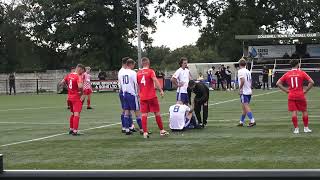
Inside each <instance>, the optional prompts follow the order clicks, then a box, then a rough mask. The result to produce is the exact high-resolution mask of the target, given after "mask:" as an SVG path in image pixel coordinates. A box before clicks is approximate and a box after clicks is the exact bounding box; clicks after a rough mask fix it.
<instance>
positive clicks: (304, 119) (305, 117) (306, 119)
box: [302, 116, 309, 127]
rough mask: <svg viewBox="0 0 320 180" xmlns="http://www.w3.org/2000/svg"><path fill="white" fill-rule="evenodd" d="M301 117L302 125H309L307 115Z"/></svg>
mask: <svg viewBox="0 0 320 180" xmlns="http://www.w3.org/2000/svg"><path fill="white" fill-rule="evenodd" d="M302 119H303V124H304V127H308V125H309V117H308V116H303V117H302Z"/></svg>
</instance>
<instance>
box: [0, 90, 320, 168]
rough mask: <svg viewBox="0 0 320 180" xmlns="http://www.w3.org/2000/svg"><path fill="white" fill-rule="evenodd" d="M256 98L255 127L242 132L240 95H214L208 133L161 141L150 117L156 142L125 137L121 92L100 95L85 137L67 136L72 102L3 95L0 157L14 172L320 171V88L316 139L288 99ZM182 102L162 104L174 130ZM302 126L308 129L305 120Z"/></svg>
mask: <svg viewBox="0 0 320 180" xmlns="http://www.w3.org/2000/svg"><path fill="white" fill-rule="evenodd" d="M266 93H267V94H266ZM254 94H255V95H258V96H255V97H253V98H252V104H251V107H252V109H253V113H254V116H255V119H256V121H257V126H256V127H254V128H246V127H244V128H239V127H236V125H237V123H238V121H239V117H240V112H241V111H240V104H239V96H238V94H237V92H217V91H211V95H210V107H209V120H208V126H207V128H205V129H202V130H191V131H187V132H184V133H176V134H174V133H171V134H170V136H169V137H160V136H159V130H158V129H157V126H156V123H155V120H154V118H149V122H148V126H149V128H150V130H151V131H152V132H153V134H152V135H151V138H150V139H143V138H142V136H141V135H139V134H138V133H136V134H134V135H133V136H129V137H128V136H125V135H123V134H121V132H120V124H119V122H120V120H119V119H120V108H119V107H120V106H119V100H118V94H117V93H100V94H94V95H93V97H92V104H93V105H94V108H95V109H94V110H87V109H84V110H83V113H82V114H81V120H80V128H81V129H82V130H85V131H84V133H85V135H83V136H78V137H73V136H70V135H67V134H66V132H67V131H68V120H67V119H68V117H69V111H68V110H67V109H66V102H65V100H66V95H57V94H43V95H30V94H27V95H26V94H24V95H22V94H20V95H17V96H4V95H2V96H0V102H1V104H0V153H1V154H3V155H4V168H5V169H7V170H9V169H46V170H47V169H67V170H70V169H80V170H84V169H216V168H218V169H219V168H227V169H238V168H240V169H252V168H254V169H256V168H263V169H264V168H320V156H319V149H320V122H319V119H320V93H319V89H318V88H314V89H313V90H311V91H310V93H309V94H308V101H309V102H308V107H309V112H310V114H309V115H310V128H311V129H312V130H313V133H312V134H304V133H303V132H300V134H298V135H294V134H293V133H292V124H291V118H290V114H289V113H288V112H287V97H286V95H285V94H284V93H281V92H279V91H277V90H273V91H262V90H254ZM174 100H175V92H173V91H171V92H166V95H165V97H164V98H163V99H160V103H161V112H162V113H163V114H164V115H163V120H164V124H165V127H166V128H167V129H168V116H167V114H166V113H167V111H168V107H169V106H170V105H172V104H173V103H174ZM247 122H248V120H247ZM299 125H300V131H301V130H303V124H302V120H301V117H299Z"/></svg>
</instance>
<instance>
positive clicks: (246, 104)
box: [243, 95, 256, 127]
mask: <svg viewBox="0 0 320 180" xmlns="http://www.w3.org/2000/svg"><path fill="white" fill-rule="evenodd" d="M250 101H251V95H244V103H243V105H244V107H245V112H246V113H247V116H248V118H249V120H250V123H249V125H248V127H253V126H255V125H256V121H255V120H254V117H253V113H252V111H251V108H250V106H249V104H250Z"/></svg>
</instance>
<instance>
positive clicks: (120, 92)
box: [119, 91, 124, 109]
mask: <svg viewBox="0 0 320 180" xmlns="http://www.w3.org/2000/svg"><path fill="white" fill-rule="evenodd" d="M119 98H120V105H121V108H122V109H124V106H123V105H124V102H123V92H122V91H119Z"/></svg>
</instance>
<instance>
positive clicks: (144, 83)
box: [137, 57, 169, 138]
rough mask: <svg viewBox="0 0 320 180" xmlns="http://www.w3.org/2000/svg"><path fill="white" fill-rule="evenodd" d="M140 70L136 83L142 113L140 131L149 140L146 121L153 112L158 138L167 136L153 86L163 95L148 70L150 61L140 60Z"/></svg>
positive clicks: (155, 78) (151, 72) (152, 72)
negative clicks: (158, 131)
mask: <svg viewBox="0 0 320 180" xmlns="http://www.w3.org/2000/svg"><path fill="white" fill-rule="evenodd" d="M141 63H142V67H143V68H142V69H140V70H139V71H138V73H137V81H138V86H139V96H140V105H141V107H140V111H141V113H142V129H143V137H144V138H149V135H148V128H147V119H148V113H149V112H153V113H154V115H155V117H156V121H157V124H158V127H159V129H160V136H165V135H168V134H169V133H168V132H167V131H165V130H164V129H163V123H162V120H161V115H160V106H159V101H158V98H157V95H156V90H155V88H154V87H155V86H156V87H157V89H159V91H160V95H161V96H162V97H163V95H164V93H163V90H162V89H161V86H160V83H159V81H158V79H157V77H156V75H155V72H154V71H153V70H152V69H150V68H149V67H150V60H149V59H148V58H146V57H144V58H142V59H141Z"/></svg>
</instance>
